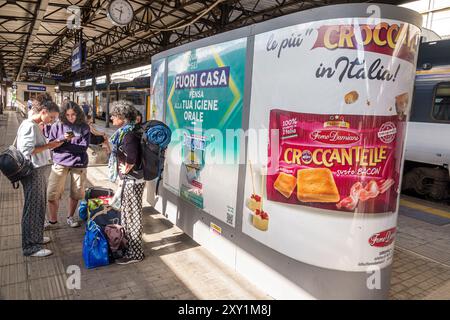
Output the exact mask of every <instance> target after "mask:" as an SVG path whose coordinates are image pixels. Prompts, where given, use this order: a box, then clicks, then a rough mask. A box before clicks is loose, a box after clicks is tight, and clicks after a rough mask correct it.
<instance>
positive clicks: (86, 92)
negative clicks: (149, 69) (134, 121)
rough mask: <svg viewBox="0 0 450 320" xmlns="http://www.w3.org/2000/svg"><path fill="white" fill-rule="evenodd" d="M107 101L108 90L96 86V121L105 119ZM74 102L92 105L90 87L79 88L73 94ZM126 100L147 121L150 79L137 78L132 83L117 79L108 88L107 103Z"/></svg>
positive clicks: (103, 85)
mask: <svg viewBox="0 0 450 320" xmlns="http://www.w3.org/2000/svg"><path fill="white" fill-rule="evenodd" d="M107 99H108V88H107V85H106V84H105V83H102V84H97V85H96V97H95V110H96V116H97V118H98V119H102V120H105V119H106V103H107ZM74 100H75V102H77V103H78V104H81V103H83V102H84V101H85V102H87V103H88V104H89V105H92V102H93V96H92V86H86V87H82V88H79V89H78V90H77V91H76V92H75V94H74ZM117 100H128V101H130V102H132V103H133V104H134V106H135V107H136V109H138V110H139V111H140V112H141V114H142V115H143V118H144V119H147V120H148V119H149V118H150V114H149V110H150V77H149V76H146V77H138V78H134V79H133V80H132V81H128V80H126V79H117V80H114V81H112V83H111V84H110V86H109V101H110V105H111V103H112V102H114V101H117Z"/></svg>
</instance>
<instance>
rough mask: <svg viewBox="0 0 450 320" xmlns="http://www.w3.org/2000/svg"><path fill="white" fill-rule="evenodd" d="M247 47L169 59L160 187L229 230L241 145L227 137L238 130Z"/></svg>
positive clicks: (240, 43)
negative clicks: (168, 138) (168, 135)
mask: <svg viewBox="0 0 450 320" xmlns="http://www.w3.org/2000/svg"><path fill="white" fill-rule="evenodd" d="M246 46H247V39H238V40H233V41H229V42H225V43H221V44H217V45H212V46H208V47H204V48H199V49H194V50H190V51H187V52H185V53H181V54H177V55H173V56H171V57H169V60H168V85H167V109H166V123H167V125H168V126H169V127H170V128H171V130H172V132H173V135H172V142H171V143H170V145H169V148H168V154H169V156H168V162H167V169H165V171H164V174H165V176H164V180H163V181H164V186H165V187H166V188H167V189H168V190H170V191H172V192H174V193H175V194H177V195H179V196H180V197H181V198H182V199H184V200H186V201H188V202H190V203H192V204H194V205H195V206H197V207H198V208H200V209H202V210H204V211H206V212H207V213H209V214H211V215H213V216H215V217H216V218H218V219H220V220H221V221H223V222H225V223H227V224H228V225H230V226H234V224H235V216H236V190H237V186H238V170H239V148H240V140H239V137H236V139H234V140H229V141H228V142H227V143H226V141H225V137H226V136H227V133H226V132H227V131H229V130H231V131H234V130H238V129H241V128H242V109H243V98H244V78H245V56H246ZM230 142H232V143H230ZM225 190H227V192H225Z"/></svg>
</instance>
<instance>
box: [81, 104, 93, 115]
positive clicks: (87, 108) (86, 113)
mask: <svg viewBox="0 0 450 320" xmlns="http://www.w3.org/2000/svg"><path fill="white" fill-rule="evenodd" d="M81 108H82V109H83V112H84V115H85V116H86V117H87V116H88V115H89V112H90V110H91V108H90V107H89V105H88V104H87V103H86V101H84V102H83V104H82V105H81Z"/></svg>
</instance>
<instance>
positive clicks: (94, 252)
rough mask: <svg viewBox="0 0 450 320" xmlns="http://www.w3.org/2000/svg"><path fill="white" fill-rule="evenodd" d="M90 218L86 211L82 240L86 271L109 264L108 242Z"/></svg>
mask: <svg viewBox="0 0 450 320" xmlns="http://www.w3.org/2000/svg"><path fill="white" fill-rule="evenodd" d="M90 218H91V217H90V214H89V211H88V223H87V224H86V233H85V235H84V240H83V260H84V264H85V266H86V268H88V269H91V268H96V267H101V266H106V265H108V264H109V251H108V250H109V248H108V241H107V240H106V237H105V235H104V234H103V232H102V230H101V229H100V227H99V226H98V225H97V223H95V221H93V220H91V219H90Z"/></svg>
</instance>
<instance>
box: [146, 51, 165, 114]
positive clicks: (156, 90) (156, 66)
mask: <svg viewBox="0 0 450 320" xmlns="http://www.w3.org/2000/svg"><path fill="white" fill-rule="evenodd" d="M165 62H166V59H160V60H158V61H155V62H153V64H152V85H151V92H150V119H156V120H160V121H162V120H163V117H164V71H165V67H166V64H165Z"/></svg>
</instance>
